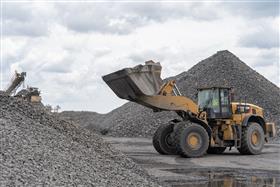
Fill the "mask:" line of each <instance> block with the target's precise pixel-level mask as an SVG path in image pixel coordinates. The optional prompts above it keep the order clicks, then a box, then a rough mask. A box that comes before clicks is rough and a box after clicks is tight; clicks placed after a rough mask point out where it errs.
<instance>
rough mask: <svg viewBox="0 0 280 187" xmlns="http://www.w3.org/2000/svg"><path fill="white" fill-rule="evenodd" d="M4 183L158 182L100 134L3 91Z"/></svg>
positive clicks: (0, 178)
mask: <svg viewBox="0 0 280 187" xmlns="http://www.w3.org/2000/svg"><path fill="white" fill-rule="evenodd" d="M0 133H1V136H0V145H1V147H0V171H1V174H0V186H158V184H157V183H156V182H155V181H154V179H152V178H151V177H149V175H148V174H147V173H146V172H145V171H144V170H143V169H141V168H140V167H139V166H137V165H136V164H135V163H134V162H133V161H132V160H131V159H129V158H127V157H126V156H125V155H124V154H122V153H121V152H120V151H117V150H115V149H114V148H112V147H111V146H110V145H108V144H107V143H105V142H104V141H103V140H102V139H101V138H100V136H99V135H97V134H95V133H93V132H89V131H87V130H84V129H81V128H78V127H76V126H75V125H73V124H71V123H68V122H66V121H64V120H60V119H58V118H57V117H55V116H53V115H50V114H47V113H46V112H45V111H44V110H43V109H42V110H40V109H39V108H36V109H35V108H34V107H33V106H32V105H31V104H30V103H27V102H25V101H22V100H20V99H16V98H13V97H9V96H7V95H5V94H4V93H0Z"/></svg>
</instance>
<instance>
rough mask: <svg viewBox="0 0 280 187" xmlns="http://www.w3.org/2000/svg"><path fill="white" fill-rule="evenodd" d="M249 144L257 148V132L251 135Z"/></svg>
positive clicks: (258, 135) (258, 137)
mask: <svg viewBox="0 0 280 187" xmlns="http://www.w3.org/2000/svg"><path fill="white" fill-rule="evenodd" d="M251 142H252V144H253V145H254V146H257V145H258V144H259V143H260V133H259V132H258V131H254V132H253V133H252V135H251Z"/></svg>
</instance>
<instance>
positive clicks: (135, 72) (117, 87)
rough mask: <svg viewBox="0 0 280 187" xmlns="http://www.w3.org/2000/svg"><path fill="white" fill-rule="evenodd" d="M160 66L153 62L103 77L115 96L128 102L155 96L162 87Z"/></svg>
mask: <svg viewBox="0 0 280 187" xmlns="http://www.w3.org/2000/svg"><path fill="white" fill-rule="evenodd" d="M160 74H161V65H160V63H155V62H153V61H148V62H145V65H138V66H135V67H133V68H125V69H122V70H119V71H116V72H114V73H111V74H108V75H105V76H103V77H102V78H103V80H104V81H105V82H106V84H107V85H108V86H109V87H110V88H111V89H112V90H113V91H114V92H115V94H116V95H117V96H118V97H120V98H122V99H127V100H130V101H135V100H137V98H138V97H140V96H144V95H156V94H157V93H158V91H159V90H160V87H161V85H162V79H161V78H160Z"/></svg>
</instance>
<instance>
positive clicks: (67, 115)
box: [59, 111, 105, 133]
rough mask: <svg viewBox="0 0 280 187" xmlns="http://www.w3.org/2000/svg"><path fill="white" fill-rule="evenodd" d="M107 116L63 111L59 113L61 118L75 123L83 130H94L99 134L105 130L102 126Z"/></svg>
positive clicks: (86, 112)
mask: <svg viewBox="0 0 280 187" xmlns="http://www.w3.org/2000/svg"><path fill="white" fill-rule="evenodd" d="M104 116H105V115H103V114H99V113H96V112H88V111H63V112H60V113H59V117H60V118H61V119H64V120H66V121H69V122H71V123H75V124H77V125H79V126H80V127H82V128H87V129H90V130H93V131H95V132H97V133H99V132H100V131H102V130H103V129H105V127H101V126H100V124H101V123H102V121H103V120H104V119H103V117H104Z"/></svg>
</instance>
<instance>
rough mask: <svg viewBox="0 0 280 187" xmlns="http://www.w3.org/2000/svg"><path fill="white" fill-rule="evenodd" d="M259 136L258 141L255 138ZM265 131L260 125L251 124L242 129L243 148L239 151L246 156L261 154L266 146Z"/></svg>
mask: <svg viewBox="0 0 280 187" xmlns="http://www.w3.org/2000/svg"><path fill="white" fill-rule="evenodd" d="M256 136H257V141H256V139H255V138H254V137H256ZM264 141H265V140H264V131H263V128H262V127H261V126H260V124H258V123H255V122H250V123H249V124H248V126H245V127H243V128H242V136H241V147H240V148H238V151H239V152H240V153H241V154H244V155H257V154H260V153H261V151H262V149H263V146H264Z"/></svg>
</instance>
